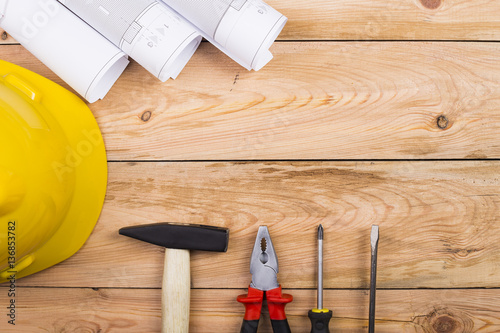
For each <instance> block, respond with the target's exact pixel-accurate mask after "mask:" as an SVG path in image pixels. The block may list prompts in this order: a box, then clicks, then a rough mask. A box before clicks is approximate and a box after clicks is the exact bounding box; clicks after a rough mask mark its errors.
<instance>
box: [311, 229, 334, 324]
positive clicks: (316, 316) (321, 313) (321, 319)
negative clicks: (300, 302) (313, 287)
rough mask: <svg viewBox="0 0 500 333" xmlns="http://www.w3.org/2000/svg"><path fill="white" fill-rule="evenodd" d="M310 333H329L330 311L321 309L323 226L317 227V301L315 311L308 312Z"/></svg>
mask: <svg viewBox="0 0 500 333" xmlns="http://www.w3.org/2000/svg"><path fill="white" fill-rule="evenodd" d="M308 316H309V319H310V320H311V333H329V332H330V329H329V328H328V325H329V323H330V319H331V318H332V311H330V310H328V309H324V308H323V226H322V225H321V224H320V225H319V227H318V301H317V307H316V308H315V309H312V310H309V313H308Z"/></svg>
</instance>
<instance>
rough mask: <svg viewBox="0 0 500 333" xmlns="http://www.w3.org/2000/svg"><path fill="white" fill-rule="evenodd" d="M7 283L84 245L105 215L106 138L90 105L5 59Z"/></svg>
mask: <svg viewBox="0 0 500 333" xmlns="http://www.w3.org/2000/svg"><path fill="white" fill-rule="evenodd" d="M0 142H1V145H0V147H1V148H0V221H1V222H0V283H2V282H5V281H8V280H11V279H12V275H13V274H15V278H20V277H23V276H27V275H30V274H33V273H36V272H38V271H41V270H43V269H45V268H48V267H50V266H52V265H55V264H57V263H59V262H61V261H63V260H65V259H67V258H69V257H70V256H72V255H73V254H74V253H75V252H76V251H78V250H79V249H80V248H81V247H82V245H83V244H84V243H85V241H86V240H87V238H88V237H89V235H90V233H91V232H92V230H93V229H94V226H95V224H96V222H97V219H98V218H99V214H100V212H101V209H102V205H103V201H104V196H105V192H106V182H107V164H106V152H105V149H104V143H103V139H102V136H101V132H100V131H99V127H98V126H97V123H96V121H95V119H94V117H93V115H92V113H91V112H90V110H89V108H88V107H87V105H86V104H85V103H84V102H83V101H82V100H81V99H80V98H78V97H77V96H76V95H74V94H73V93H71V92H69V91H68V90H66V89H64V88H63V87H61V86H59V85H57V84H56V83H54V82H52V81H50V80H48V79H46V78H44V77H42V76H40V75H38V74H35V73H33V72H31V71H28V70H26V69H24V68H21V67H19V66H16V65H14V64H11V63H8V62H5V61H1V60H0Z"/></svg>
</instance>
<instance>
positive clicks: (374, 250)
mask: <svg viewBox="0 0 500 333" xmlns="http://www.w3.org/2000/svg"><path fill="white" fill-rule="evenodd" d="M370 243H371V269H370V309H369V317H368V333H374V332H375V291H376V290H377V255H378V225H373V226H372V233H371V235H370Z"/></svg>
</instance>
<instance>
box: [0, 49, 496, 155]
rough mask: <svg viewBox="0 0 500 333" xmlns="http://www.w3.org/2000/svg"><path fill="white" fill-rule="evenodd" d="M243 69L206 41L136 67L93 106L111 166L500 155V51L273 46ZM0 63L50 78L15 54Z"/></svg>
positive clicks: (18, 52) (29, 58) (20, 52)
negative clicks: (185, 55)
mask: <svg viewBox="0 0 500 333" xmlns="http://www.w3.org/2000/svg"><path fill="white" fill-rule="evenodd" d="M273 51H274V54H275V59H274V60H273V61H272V62H271V63H270V64H269V65H268V66H267V67H266V68H265V69H263V70H262V71H259V72H247V71H245V70H242V68H240V67H239V66H238V65H237V64H235V63H234V62H232V61H230V60H229V59H228V58H227V57H226V56H224V55H222V54H221V53H220V52H219V51H217V50H216V49H215V48H213V47H212V46H210V45H208V44H205V45H203V46H202V47H201V49H200V50H199V51H198V53H197V54H196V55H195V56H194V58H193V59H192V60H191V62H190V63H189V64H188V65H187V67H186V68H185V69H184V71H183V72H182V74H181V75H180V76H179V78H178V79H177V80H175V81H169V82H167V83H164V84H163V83H161V82H159V81H158V80H157V79H155V78H154V77H152V76H151V75H149V74H147V73H146V71H145V70H144V69H142V68H140V66H138V65H137V64H135V63H134V64H132V65H131V66H130V68H129V69H128V70H127V71H126V73H125V74H124V75H123V76H122V78H120V79H119V81H118V83H117V84H116V85H115V87H114V88H113V89H112V91H111V92H110V94H109V95H108V96H107V97H106V98H105V99H104V100H103V101H101V102H97V103H94V104H93V105H92V106H91V109H92V111H93V112H94V114H95V116H96V117H97V120H98V122H99V125H100V127H101V129H102V131H103V134H104V138H105V142H106V146H107V149H108V158H109V159H110V160H235V159H244V160H248V159H274V160H276V159H445V158H446V159H450V158H453V159H464V158H465V159H484V158H500V144H499V142H500V137H499V135H500V115H499V113H498V112H497V111H498V109H499V108H500V83H499V82H500V62H498V54H499V52H500V44H493V43H473V44H471V43H417V44H415V43H390V42H388V43H348V44H346V43H280V44H278V45H275V46H274V47H273ZM0 52H1V53H0V57H1V58H3V59H5V60H8V61H12V62H14V63H17V64H20V65H23V66H25V67H28V68H29V69H31V70H35V71H36V72H39V73H41V74H43V75H46V76H48V77H49V78H52V79H56V80H57V81H59V82H60V80H58V79H57V78H55V76H54V75H53V74H51V72H50V71H48V69H47V68H46V67H44V66H43V65H41V64H40V63H39V62H38V61H37V60H35V59H34V58H33V57H32V56H31V55H29V54H28V53H27V52H26V51H24V50H23V49H22V48H21V47H20V46H10V47H5V48H2V49H1V50H0Z"/></svg>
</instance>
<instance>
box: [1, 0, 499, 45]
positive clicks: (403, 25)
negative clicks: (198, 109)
mask: <svg viewBox="0 0 500 333" xmlns="http://www.w3.org/2000/svg"><path fill="white" fill-rule="evenodd" d="M266 2H267V3H269V4H270V5H271V6H273V7H274V8H275V9H277V10H278V11H280V12H281V13H283V14H284V15H285V16H287V17H288V19H289V21H288V23H287V25H286V26H285V29H284V30H283V32H282V33H281V35H280V37H279V39H280V40H339V39H340V40H497V41H498V40H500V17H499V15H498V13H499V12H500V3H499V2H498V1H495V0H387V1H374V0H361V1H359V0H358V1H354V0H347V1H330V0H308V1H302V0H268V1H266ZM0 42H3V43H12V40H5V41H4V40H0Z"/></svg>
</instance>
